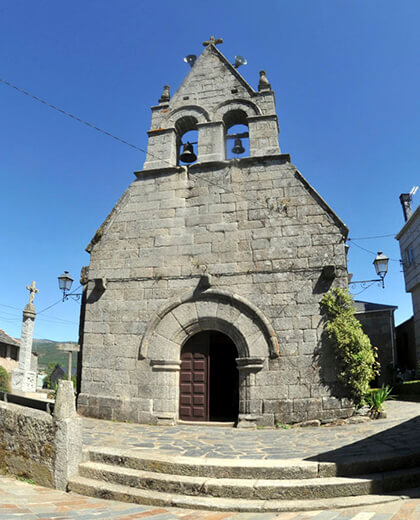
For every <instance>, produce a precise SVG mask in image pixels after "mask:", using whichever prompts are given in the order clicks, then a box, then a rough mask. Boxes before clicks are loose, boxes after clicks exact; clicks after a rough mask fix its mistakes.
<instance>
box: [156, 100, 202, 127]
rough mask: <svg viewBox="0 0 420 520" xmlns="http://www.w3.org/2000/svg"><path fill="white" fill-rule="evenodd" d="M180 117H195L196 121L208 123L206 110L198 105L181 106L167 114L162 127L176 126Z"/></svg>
mask: <svg viewBox="0 0 420 520" xmlns="http://www.w3.org/2000/svg"><path fill="white" fill-rule="evenodd" d="M182 119H185V120H188V119H195V120H196V122H197V123H208V122H209V121H210V116H209V114H208V112H207V110H205V109H204V108H202V107H200V106H198V105H187V106H182V107H179V108H176V109H175V110H173V111H172V112H171V113H170V114H168V116H167V119H166V122H165V123H164V124H163V128H173V127H175V126H176V123H177V121H180V120H182Z"/></svg>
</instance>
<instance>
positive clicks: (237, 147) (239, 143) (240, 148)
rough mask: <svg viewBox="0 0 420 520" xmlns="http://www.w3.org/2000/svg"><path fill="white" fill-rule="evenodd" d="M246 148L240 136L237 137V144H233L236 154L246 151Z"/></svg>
mask: <svg viewBox="0 0 420 520" xmlns="http://www.w3.org/2000/svg"><path fill="white" fill-rule="evenodd" d="M244 151H245V148H244V147H243V146H242V141H241V138H240V137H235V144H234V145H233V148H232V152H233V153H236V154H240V153H244Z"/></svg>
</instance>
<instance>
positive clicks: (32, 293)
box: [26, 282, 39, 305]
mask: <svg viewBox="0 0 420 520" xmlns="http://www.w3.org/2000/svg"><path fill="white" fill-rule="evenodd" d="M26 288H27V289H28V291H29V305H32V304H33V302H34V298H35V294H36V293H38V292H39V291H38V289H36V288H35V282H32V283H31V285H27V286H26Z"/></svg>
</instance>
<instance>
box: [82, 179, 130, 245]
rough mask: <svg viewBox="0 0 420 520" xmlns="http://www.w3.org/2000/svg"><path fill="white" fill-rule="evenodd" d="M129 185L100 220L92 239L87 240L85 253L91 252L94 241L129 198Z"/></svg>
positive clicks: (99, 238)
mask: <svg viewBox="0 0 420 520" xmlns="http://www.w3.org/2000/svg"><path fill="white" fill-rule="evenodd" d="M130 188H131V184H130V186H129V187H128V188H127V189H126V190H125V192H124V193H123V194H122V195H121V197H120V198H119V199H118V202H117V203H116V204H115V206H114V207H113V208H112V210H111V212H110V213H109V214H108V216H107V217H106V219H105V220H104V221H103V222H102V224H101V225H100V226H99V227H98V229H97V231H96V233H95V235H94V236H93V238H92V240H91V241H90V242H89V244H88V245H87V246H86V247H85V251H86V252H87V253H89V254H90V253H91V252H92V250H93V247H94V245H95V244H96V243H98V242H99V241H100V240H101V238H102V235H103V234H104V232H105V231H106V230H107V229H108V228H109V226H110V225H111V224H112V221H113V220H114V218H115V217H116V215H117V214H118V212H119V210H120V208H121V206H123V205H124V204H125V203H126V202H127V200H128V199H129V198H130Z"/></svg>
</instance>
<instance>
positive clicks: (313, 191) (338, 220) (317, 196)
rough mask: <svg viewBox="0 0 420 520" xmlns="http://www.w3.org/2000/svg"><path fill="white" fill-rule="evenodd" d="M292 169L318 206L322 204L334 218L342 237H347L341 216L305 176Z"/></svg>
mask: <svg viewBox="0 0 420 520" xmlns="http://www.w3.org/2000/svg"><path fill="white" fill-rule="evenodd" d="M293 167H294V169H295V170H296V174H297V176H298V178H299V180H300V181H301V182H302V184H303V185H304V186H305V187H306V188H307V189H308V191H309V192H310V193H311V194H312V196H313V197H314V198H315V199H316V200H317V201H318V203H319V204H320V206H322V207H323V208H324V209H325V211H326V212H327V213H328V214H329V215H330V217H331V218H332V219H333V220H334V222H335V223H336V224H337V226H338V227H339V229H340V231H341V232H342V234H343V236H344V238H347V236H348V234H349V228H348V227H347V226H346V224H344V222H343V221H342V220H341V218H340V217H339V216H338V215H337V213H336V212H335V211H334V210H333V209H332V208H331V207H330V206H329V204H328V203H327V202H326V201H325V200H324V199H323V198H322V197H321V195H320V194H319V193H318V192H317V191H316V189H315V188H314V187H313V186H312V185H311V184H309V182H308V181H307V180H306V179H305V177H304V176H303V175H302V174H301V173H300V171H299V170H298V169H297V168H296V166H294V165H293Z"/></svg>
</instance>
